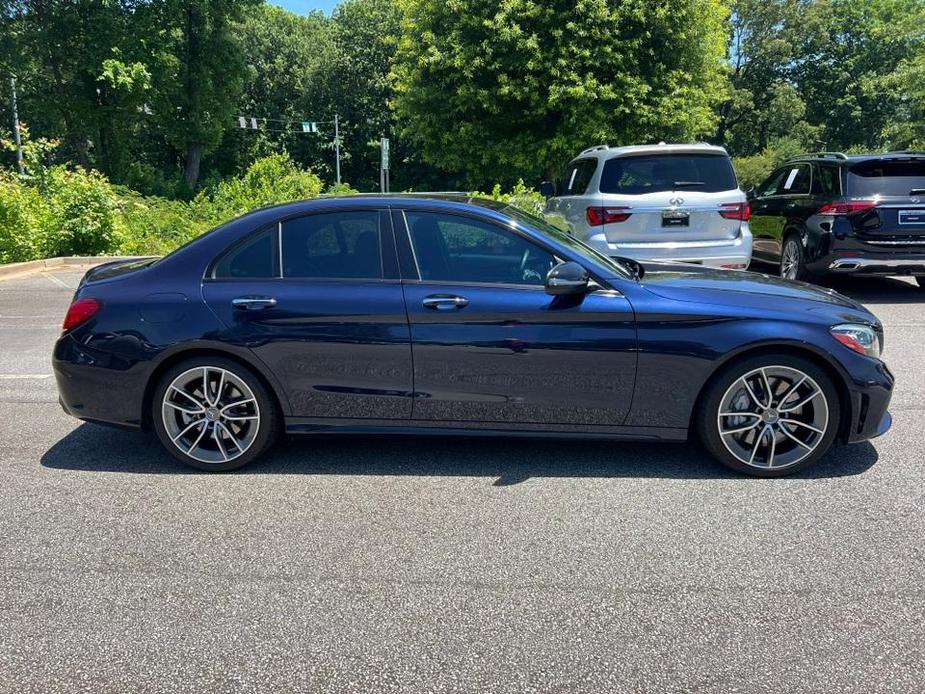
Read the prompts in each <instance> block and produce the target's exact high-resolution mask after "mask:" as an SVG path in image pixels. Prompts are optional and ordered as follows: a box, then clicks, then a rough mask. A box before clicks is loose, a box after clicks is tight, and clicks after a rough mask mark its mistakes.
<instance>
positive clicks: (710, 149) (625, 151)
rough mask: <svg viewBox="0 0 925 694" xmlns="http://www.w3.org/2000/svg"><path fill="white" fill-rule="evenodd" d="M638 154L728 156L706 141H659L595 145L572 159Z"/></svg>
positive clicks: (608, 157) (721, 148)
mask: <svg viewBox="0 0 925 694" xmlns="http://www.w3.org/2000/svg"><path fill="white" fill-rule="evenodd" d="M638 154H718V155H722V156H726V157H728V156H729V153H728V152H727V151H726V150H725V148H723V147H720V146H718V145H711V144H709V143H707V142H692V143H688V144H683V143H676V144H666V143H664V142H659V143H658V144H655V145H626V146H624V147H610V146H609V145H595V146H594V147H588V148H587V149H584V150H582V152H581V154H579V155H578V156H577V157H575V158H574V159H572V161H576V160H577V159H589V158H595V159H613V158H615V157H625V156H631V155H638Z"/></svg>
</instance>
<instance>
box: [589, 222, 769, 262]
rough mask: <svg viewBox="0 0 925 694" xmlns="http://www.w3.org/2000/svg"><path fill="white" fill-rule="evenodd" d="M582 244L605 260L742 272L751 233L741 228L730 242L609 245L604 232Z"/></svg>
mask: <svg viewBox="0 0 925 694" xmlns="http://www.w3.org/2000/svg"><path fill="white" fill-rule="evenodd" d="M586 243H588V244H589V245H591V246H593V247H594V248H596V249H597V250H599V251H601V252H602V253H605V254H606V255H609V256H614V257H623V258H632V259H634V260H639V261H646V260H649V261H662V262H682V263H695V264H697V265H706V266H709V267H737V268H742V269H745V268H747V267H748V264H749V263H750V262H751V259H752V232H751V230H750V229H749V228H748V224H743V225H742V226H741V227H740V229H739V235H738V236H737V237H736V238H734V239H720V240H715V241H708V240H697V239H692V240H690V241H653V242H635V241H633V242H630V241H627V242H616V243H614V242H610V241H608V240H607V236H606V234H604V232H600V233H595V234H592V235H591V236H589V237H588V238H587V239H586Z"/></svg>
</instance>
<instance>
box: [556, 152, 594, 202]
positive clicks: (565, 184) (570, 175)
mask: <svg viewBox="0 0 925 694" xmlns="http://www.w3.org/2000/svg"><path fill="white" fill-rule="evenodd" d="M596 170H597V159H579V160H578V161H575V162H572V163H571V164H569V167H568V170H567V171H566V172H565V179H564V180H563V181H562V195H584V194H585V192H586V191H587V190H588V184H589V183H591V178H592V177H593V176H594V172H595V171H596Z"/></svg>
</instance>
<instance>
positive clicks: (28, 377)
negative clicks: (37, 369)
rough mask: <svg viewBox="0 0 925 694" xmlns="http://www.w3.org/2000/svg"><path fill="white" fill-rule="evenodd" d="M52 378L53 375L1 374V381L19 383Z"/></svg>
mask: <svg viewBox="0 0 925 694" xmlns="http://www.w3.org/2000/svg"><path fill="white" fill-rule="evenodd" d="M44 378H51V374H0V381H19V380H24V381H25V380H32V379H44Z"/></svg>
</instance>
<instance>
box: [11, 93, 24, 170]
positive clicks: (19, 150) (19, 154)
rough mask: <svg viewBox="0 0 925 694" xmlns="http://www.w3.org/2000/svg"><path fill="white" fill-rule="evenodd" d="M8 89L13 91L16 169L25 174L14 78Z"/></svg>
mask: <svg viewBox="0 0 925 694" xmlns="http://www.w3.org/2000/svg"><path fill="white" fill-rule="evenodd" d="M10 89H12V91H13V139H14V140H15V142H16V169H17V171H19V173H20V174H23V173H25V170H24V169H23V165H22V141H21V140H20V137H19V111H17V109H16V78H15V77H12V76H11V77H10Z"/></svg>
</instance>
